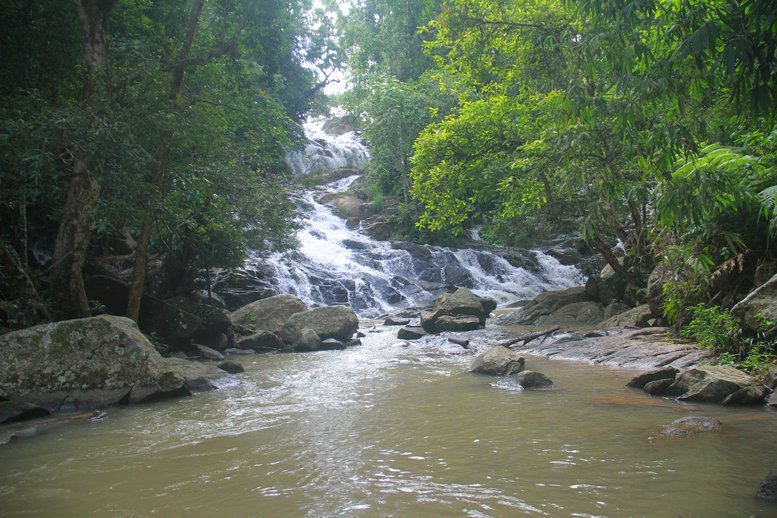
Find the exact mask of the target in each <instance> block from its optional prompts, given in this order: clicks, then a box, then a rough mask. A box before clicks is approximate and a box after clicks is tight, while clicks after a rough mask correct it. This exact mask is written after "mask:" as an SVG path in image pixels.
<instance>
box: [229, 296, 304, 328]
mask: <svg viewBox="0 0 777 518" xmlns="http://www.w3.org/2000/svg"><path fill="white" fill-rule="evenodd" d="M307 309H308V307H307V306H306V305H305V303H304V302H302V300H301V299H300V298H299V297H296V296H294V295H276V296H274V297H269V298H266V299H261V300H257V301H256V302H252V303H251V304H248V305H247V306H243V307H242V308H240V309H238V310H237V311H233V312H232V313H230V315H229V317H230V319H231V320H232V322H234V323H235V324H238V325H241V326H244V327H247V328H249V329H251V330H253V331H272V332H278V331H279V330H280V329H282V328H283V326H284V324H286V322H287V321H288V320H289V317H291V316H292V315H294V314H296V313H301V312H303V311H307Z"/></svg>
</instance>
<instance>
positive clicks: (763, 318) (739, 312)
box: [731, 275, 777, 331]
mask: <svg viewBox="0 0 777 518" xmlns="http://www.w3.org/2000/svg"><path fill="white" fill-rule="evenodd" d="M731 316H732V317H734V318H735V319H736V320H737V321H738V322H739V323H740V324H742V326H743V327H744V328H746V329H749V330H751V331H762V330H764V329H765V322H771V323H772V324H771V325H772V327H771V328H769V330H770V331H771V330H774V328H775V327H777V326H776V325H775V324H774V323H775V322H777V275H775V276H773V277H772V278H771V279H769V280H768V281H767V282H766V283H765V284H763V285H761V286H759V287H758V288H756V289H755V290H753V291H751V292H750V294H749V295H748V296H747V297H745V298H744V299H742V300H741V301H740V302H738V303H737V304H736V305H735V306H734V307H733V308H731Z"/></svg>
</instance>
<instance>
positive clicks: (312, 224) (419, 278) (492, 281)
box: [247, 121, 582, 318]
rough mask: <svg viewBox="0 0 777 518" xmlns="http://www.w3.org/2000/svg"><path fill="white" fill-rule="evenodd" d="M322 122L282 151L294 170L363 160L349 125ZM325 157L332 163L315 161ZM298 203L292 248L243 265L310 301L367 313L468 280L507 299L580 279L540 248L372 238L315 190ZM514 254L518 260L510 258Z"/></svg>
mask: <svg viewBox="0 0 777 518" xmlns="http://www.w3.org/2000/svg"><path fill="white" fill-rule="evenodd" d="M321 128H322V123H321V122H320V121H317V122H313V123H308V124H306V125H305V131H306V134H309V135H315V139H316V141H315V143H314V144H311V145H309V146H308V147H307V148H306V150H305V152H304V154H294V153H292V154H290V156H289V157H288V158H287V159H288V160H289V161H290V163H293V164H295V166H294V167H295V170H296V171H298V172H307V171H313V170H317V169H318V168H321V167H328V168H330V169H336V168H338V167H340V168H341V167H344V165H343V164H348V165H354V164H358V163H361V164H362V166H363V165H364V163H362V162H360V160H363V159H364V160H366V158H365V157H368V156H369V155H368V152H367V150H366V149H365V148H364V146H363V145H362V144H361V143H360V142H359V141H358V140H357V139H356V138H355V136H354V134H353V133H347V134H345V135H341V136H336V137H333V136H330V135H327V134H326V133H323V131H322V130H321ZM333 157H337V158H336V160H335V159H334V158H333ZM330 159H331V160H333V161H332V162H331V164H334V165H327V166H324V165H322V164H326V163H328V162H327V161H329V160H330ZM358 178H359V175H352V176H349V177H347V178H344V179H341V180H337V181H335V182H332V183H330V184H328V185H327V186H326V187H325V190H326V192H329V193H338V192H343V191H346V190H347V189H348V188H349V187H350V186H351V184H352V183H353V182H354V181H356V180H357V179H358ZM319 192H320V191H319ZM298 206H299V208H300V212H301V214H302V215H301V218H302V221H301V230H300V231H299V232H298V236H297V237H298V239H299V242H300V249H299V254H296V256H295V257H293V258H284V257H282V256H280V255H276V256H273V257H271V258H269V259H260V258H259V257H254V258H252V259H251V260H250V262H252V263H253V264H249V265H247V266H248V267H249V268H253V269H260V270H262V271H264V272H270V277H271V279H269V283H270V284H271V286H272V288H273V291H275V292H276V293H292V294H295V295H297V296H299V297H300V298H301V299H303V300H305V301H306V302H307V303H308V304H310V305H333V304H345V305H348V306H350V307H352V308H353V309H354V311H356V313H358V314H359V315H360V316H362V317H367V318H369V317H375V316H378V315H380V314H383V313H387V312H390V311H392V310H396V309H398V308H402V307H407V306H419V305H427V304H429V303H431V302H432V301H433V300H434V298H435V297H436V296H437V295H439V294H440V293H443V292H444V291H445V289H446V287H447V286H450V285H455V286H464V287H468V288H471V289H472V290H473V291H474V292H475V293H477V294H478V295H481V296H484V297H489V298H493V299H495V300H496V301H497V302H498V303H500V304H506V303H509V302H513V301H516V300H528V299H531V298H532V297H534V296H535V295H537V294H538V293H540V292H543V291H547V290H552V289H560V288H565V287H569V286H574V285H576V284H580V283H581V282H582V277H581V275H580V273H579V271H578V270H577V269H576V268H574V267H572V266H563V265H561V264H560V263H559V262H558V261H557V260H556V259H554V258H553V257H550V256H548V255H546V254H544V253H542V252H540V251H536V250H535V251H512V254H513V260H512V261H508V259H506V258H505V257H502V256H500V255H497V254H494V253H493V252H491V251H487V250H474V249H454V248H445V247H437V246H428V245H426V246H424V245H412V244H408V243H404V244H402V243H390V242H386V241H376V240H374V239H371V238H370V237H368V236H367V235H365V234H363V233H362V232H360V231H359V230H358V229H357V230H350V229H349V228H348V227H347V225H346V222H345V221H344V220H343V219H342V218H339V217H337V216H336V215H334V214H333V212H332V210H331V209H330V208H329V207H327V206H325V205H322V204H321V203H319V202H317V201H316V192H313V191H308V192H305V193H303V194H302V195H300V197H299V199H298ZM516 257H519V261H516V260H515V258H516ZM516 262H521V263H523V264H522V265H521V266H516V264H515V263H516Z"/></svg>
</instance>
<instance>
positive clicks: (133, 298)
mask: <svg viewBox="0 0 777 518" xmlns="http://www.w3.org/2000/svg"><path fill="white" fill-rule="evenodd" d="M255 4H256V0H251V1H249V2H247V3H246V5H245V8H244V10H243V15H242V18H241V19H240V23H239V24H238V26H237V28H236V30H235V33H234V35H233V36H232V38H230V39H229V40H227V41H226V42H224V44H223V45H221V46H220V47H218V48H216V49H213V50H212V51H210V52H208V53H207V54H205V55H203V56H198V57H192V56H191V53H192V45H193V44H194V38H195V36H196V35H197V25H198V23H199V20H200V15H201V14H202V9H203V7H204V5H205V0H194V2H192V4H191V7H190V8H189V18H188V20H187V22H186V33H185V39H184V42H183V46H182V47H181V50H180V52H179V54H178V61H176V62H175V63H174V64H173V66H172V68H171V72H172V76H173V84H172V88H171V90H170V108H171V111H172V112H173V113H175V112H177V111H178V110H179V105H178V96H179V95H180V93H181V90H182V89H183V79H184V74H185V73H186V69H187V67H190V66H197V65H205V64H207V63H210V62H211V61H213V60H214V59H216V58H218V57H220V56H223V55H225V54H228V53H230V52H233V51H234V50H235V48H236V45H237V38H238V36H239V35H240V33H241V32H242V30H243V27H244V26H245V24H246V22H247V21H248V15H249V14H250V12H251V11H252V10H253V7H254V5H255ZM171 143H172V134H171V133H170V132H166V133H165V134H163V135H162V138H161V140H160V143H159V147H158V148H157V153H156V159H155V163H154V168H153V171H152V175H151V184H152V185H153V186H154V199H152V202H151V203H150V204H149V205H150V206H149V208H148V210H147V213H146V218H147V219H146V221H145V222H144V224H143V229H142V230H141V234H140V237H139V238H138V246H137V248H136V250H135V265H134V270H133V274H132V286H131V288H130V298H129V301H128V302H127V316H128V317H129V318H131V319H133V320H135V321H137V320H138V317H139V316H140V302H141V299H142V298H143V288H144V285H145V282H146V270H147V265H148V248H149V244H150V242H151V234H152V232H153V229H154V221H153V220H154V212H155V210H156V203H157V202H158V197H159V196H161V193H162V188H163V186H164V180H165V169H166V167H167V158H168V156H169V154H170V146H171Z"/></svg>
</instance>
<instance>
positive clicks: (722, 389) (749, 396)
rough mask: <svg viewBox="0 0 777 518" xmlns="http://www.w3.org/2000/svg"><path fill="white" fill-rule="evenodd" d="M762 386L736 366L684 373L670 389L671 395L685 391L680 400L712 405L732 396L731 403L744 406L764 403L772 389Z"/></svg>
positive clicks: (694, 369) (704, 368)
mask: <svg viewBox="0 0 777 518" xmlns="http://www.w3.org/2000/svg"><path fill="white" fill-rule="evenodd" d="M759 385H761V384H760V383H758V382H757V381H756V380H755V378H753V377H752V376H750V375H749V374H747V373H745V372H742V371H740V370H738V369H735V368H734V367H729V366H726V365H712V366H702V367H695V368H692V369H688V370H686V371H684V372H682V373H681V374H680V375H678V377H677V379H676V380H675V382H674V383H672V385H671V386H670V387H669V393H670V395H674V394H676V393H678V392H681V391H683V390H684V392H681V395H680V397H679V398H678V399H679V400H680V401H698V402H708V403H723V402H724V401H726V399H727V398H728V397H729V396H731V399H729V400H728V404H740V405H744V404H751V403H758V402H763V400H764V397H765V396H766V394H767V392H768V390H767V389H766V387H763V389H761V388H759ZM761 387H762V385H761ZM743 389H747V390H743ZM734 394H736V395H734Z"/></svg>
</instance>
